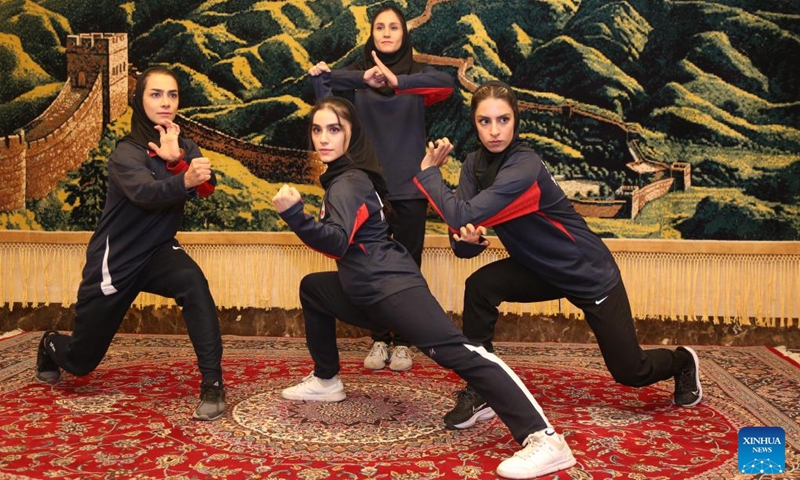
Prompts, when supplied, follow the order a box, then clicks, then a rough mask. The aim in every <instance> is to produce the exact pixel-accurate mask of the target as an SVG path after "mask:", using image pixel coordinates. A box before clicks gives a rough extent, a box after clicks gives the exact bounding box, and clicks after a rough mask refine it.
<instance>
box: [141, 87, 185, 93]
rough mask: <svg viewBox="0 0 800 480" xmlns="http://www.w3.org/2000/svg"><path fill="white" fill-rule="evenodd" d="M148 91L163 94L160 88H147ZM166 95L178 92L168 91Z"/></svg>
mask: <svg viewBox="0 0 800 480" xmlns="http://www.w3.org/2000/svg"><path fill="white" fill-rule="evenodd" d="M148 90H150V91H151V92H158V93H163V92H164V90H163V89H161V88H149V89H148ZM167 93H178V91H177V90H168V91H167Z"/></svg>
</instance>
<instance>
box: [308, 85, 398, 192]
mask: <svg viewBox="0 0 800 480" xmlns="http://www.w3.org/2000/svg"><path fill="white" fill-rule="evenodd" d="M327 102H333V103H338V104H339V105H341V106H342V107H344V108H346V109H347V110H348V116H349V117H350V143H349V144H348V145H347V148H346V149H345V152H344V155H342V156H341V157H339V158H337V159H336V160H334V161H332V162H330V163H328V168H327V170H325V173H323V174H322V175H320V177H319V181H320V183H321V184H322V188H324V189H325V190H327V189H328V186H329V185H330V184H331V182H332V181H333V179H334V178H336V177H338V176H339V175H341V174H342V173H344V172H346V171H348V170H350V169H353V168H356V169H358V170H361V171H363V172H364V173H366V174H367V176H368V177H369V179H370V180H371V181H372V185H373V186H374V187H375V190H376V191H377V192H378V195H380V196H381V198H382V199H385V198H386V194H387V192H388V190H387V188H386V179H385V178H384V176H383V169H382V168H381V165H380V163H378V157H377V156H376V155H375V151H374V150H373V149H372V145H371V144H370V143H369V140H367V136H366V135H365V134H364V130H363V129H362V128H361V122H360V121H359V120H358V114H357V112H356V107H355V106H354V105H353V104H352V103H350V101H349V100H347V99H345V98H342V97H327V98H326V99H324V100H322V102H321V103H327ZM323 108H324V107H323ZM318 110H319V109H318V108H315V109H314V111H315V112H316V111H318ZM312 121H313V118H312Z"/></svg>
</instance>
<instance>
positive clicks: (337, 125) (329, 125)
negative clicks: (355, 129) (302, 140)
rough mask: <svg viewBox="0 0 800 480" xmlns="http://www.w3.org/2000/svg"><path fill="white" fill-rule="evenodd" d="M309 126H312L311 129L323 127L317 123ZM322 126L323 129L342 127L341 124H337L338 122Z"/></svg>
mask: <svg viewBox="0 0 800 480" xmlns="http://www.w3.org/2000/svg"><path fill="white" fill-rule="evenodd" d="M311 126H312V127H320V128H322V127H323V125H320V124H319V123H312V124H311ZM324 126H325V127H331V126H336V127H341V126H342V124H341V123H338V122H336V123H329V124H327V125H324Z"/></svg>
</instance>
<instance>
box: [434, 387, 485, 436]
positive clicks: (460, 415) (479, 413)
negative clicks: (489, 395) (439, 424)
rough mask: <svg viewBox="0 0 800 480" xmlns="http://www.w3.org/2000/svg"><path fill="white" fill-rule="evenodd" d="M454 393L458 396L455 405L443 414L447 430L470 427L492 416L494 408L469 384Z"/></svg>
mask: <svg viewBox="0 0 800 480" xmlns="http://www.w3.org/2000/svg"><path fill="white" fill-rule="evenodd" d="M454 394H455V395H457V396H458V399H457V400H456V406H455V407H453V409H452V410H450V411H449V412H447V414H445V416H444V426H445V428H447V429H448V430H455V429H462V428H470V427H471V426H473V425H475V423H476V422H479V421H484V420H490V419H492V418H494V416H495V413H494V410H492V408H491V407H489V404H488V403H486V402H485V401H484V400H483V397H481V396H480V394H479V393H478V392H476V391H475V390H473V389H472V388H471V387H470V386H469V385H467V388H465V389H464V390H458V391H457V392H454Z"/></svg>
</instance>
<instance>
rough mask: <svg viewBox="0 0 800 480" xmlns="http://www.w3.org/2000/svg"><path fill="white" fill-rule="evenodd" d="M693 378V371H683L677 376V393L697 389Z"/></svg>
mask: <svg viewBox="0 0 800 480" xmlns="http://www.w3.org/2000/svg"><path fill="white" fill-rule="evenodd" d="M693 376H694V370H689V369H687V370H684V371H682V372H681V373H679V374H678V380H677V384H678V390H679V391H687V390H695V389H696V388H697V385H696V382H694V381H693V380H692V377H693Z"/></svg>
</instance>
